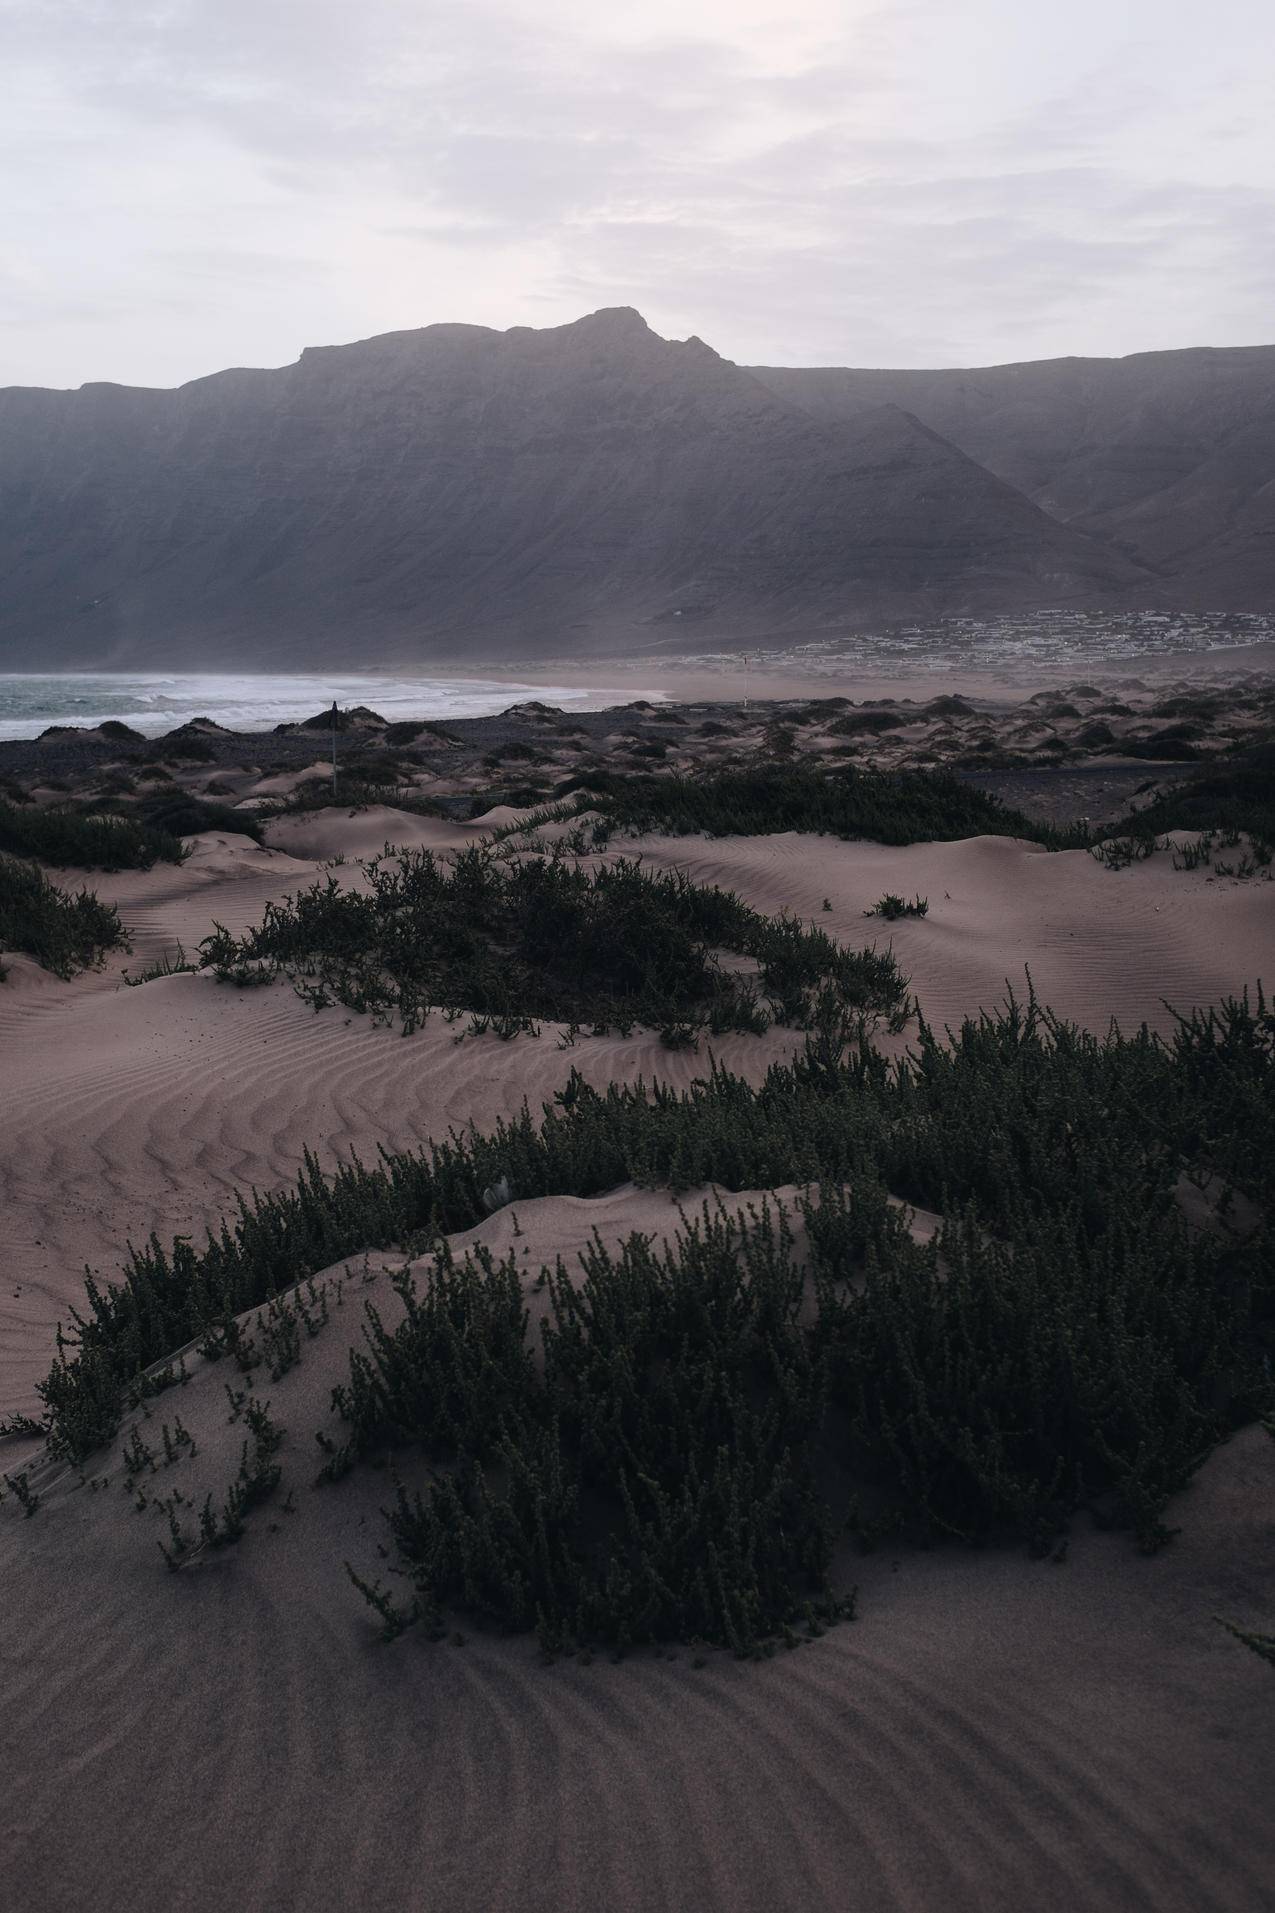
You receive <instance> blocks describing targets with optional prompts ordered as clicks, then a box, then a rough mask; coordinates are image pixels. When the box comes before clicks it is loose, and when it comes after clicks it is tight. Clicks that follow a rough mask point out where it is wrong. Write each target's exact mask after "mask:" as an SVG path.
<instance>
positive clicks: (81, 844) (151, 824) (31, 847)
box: [0, 801, 204, 870]
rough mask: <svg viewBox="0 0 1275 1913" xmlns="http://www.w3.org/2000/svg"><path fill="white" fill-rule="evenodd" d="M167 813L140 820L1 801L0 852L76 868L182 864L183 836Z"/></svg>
mask: <svg viewBox="0 0 1275 1913" xmlns="http://www.w3.org/2000/svg"><path fill="white" fill-rule="evenodd" d="M163 815H164V813H163V812H162V811H157V812H156V814H155V816H154V817H150V818H147V819H146V820H145V821H142V822H139V821H138V820H137V819H135V818H132V817H108V816H101V815H85V814H83V813H82V812H80V811H75V810H65V809H57V810H39V809H36V808H35V807H34V806H33V805H24V806H23V808H22V809H20V810H19V809H16V808H15V807H14V805H12V804H7V803H4V802H3V801H0V851H8V852H9V853H10V854H11V855H12V856H15V857H38V858H39V859H40V861H41V862H42V863H47V864H54V865H56V866H58V867H59V868H61V869H68V868H69V869H73V870H149V869H150V867H151V865H152V864H154V863H180V862H181V860H182V857H183V855H184V854H185V853H184V852H183V849H182V843H181V837H180V835H179V834H177V833H176V832H175V831H174V830H173V829H172V828H170V827H169V826H168V824H167V822H160V821H159V818H160V817H161V816H163ZM197 828H204V826H202V825H200V826H197Z"/></svg>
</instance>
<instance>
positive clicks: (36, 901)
mask: <svg viewBox="0 0 1275 1913" xmlns="http://www.w3.org/2000/svg"><path fill="white" fill-rule="evenodd" d="M125 947H127V940H126V938H125V935H124V929H123V926H122V924H121V923H120V918H119V911H118V910H117V909H116V908H115V906H114V904H107V903H101V902H99V900H98V899H97V898H96V897H95V896H94V895H93V894H92V892H91V891H88V890H81V891H79V892H77V894H76V895H74V896H71V895H70V894H69V893H68V892H67V891H65V890H59V889H58V888H57V887H56V886H55V885H54V884H51V883H50V882H49V880H48V878H47V877H46V876H45V875H44V873H43V871H41V870H37V869H36V867H35V865H34V864H30V863H26V862H24V861H23V860H22V859H20V858H17V857H5V856H0V950H21V951H22V952H23V953H24V954H25V955H26V956H31V957H34V958H35V960H36V962H37V963H39V964H42V965H43V967H44V968H45V969H46V970H52V972H53V974H54V975H55V976H61V977H69V976H74V975H75V973H76V971H77V970H85V969H93V968H95V967H96V966H97V965H98V964H99V963H100V962H101V961H102V958H103V957H104V956H105V954H106V952H107V951H108V950H114V949H120V948H125Z"/></svg>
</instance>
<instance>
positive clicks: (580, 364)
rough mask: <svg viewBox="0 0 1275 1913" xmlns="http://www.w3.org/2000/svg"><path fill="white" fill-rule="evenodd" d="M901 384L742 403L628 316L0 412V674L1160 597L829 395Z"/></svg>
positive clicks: (967, 466) (775, 630)
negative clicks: (55, 667) (16, 670)
mask: <svg viewBox="0 0 1275 1913" xmlns="http://www.w3.org/2000/svg"><path fill="white" fill-rule="evenodd" d="M1179 356H1185V355H1179ZM1221 356H1225V355H1221ZM889 376H897V377H917V376H920V377H924V376H928V375H877V374H871V375H860V374H844V375H843V374H819V373H811V374H799V375H785V374H773V373H769V372H768V373H765V374H762V375H760V376H754V375H753V374H752V373H750V372H748V371H746V370H744V369H741V368H740V367H738V366H735V365H732V364H730V363H728V362H727V361H725V360H723V359H721V358H719V357H718V356H717V354H716V353H714V352H713V351H712V350H711V349H710V348H709V347H708V346H706V345H704V344H703V343H702V342H701V341H699V340H697V339H691V340H688V341H686V342H685V343H672V342H669V341H667V340H664V339H661V338H659V337H657V336H656V334H655V333H653V332H652V331H651V330H650V329H649V328H648V327H647V325H646V324H645V322H644V321H643V320H642V318H641V317H640V316H639V314H638V313H636V312H634V311H631V310H629V309H627V308H620V309H615V310H608V311H603V312H598V313H595V314H593V315H592V316H591V317H589V318H586V319H581V320H579V321H578V322H576V323H575V324H573V325H568V326H561V327H557V328H555V329H552V330H547V331H533V330H530V329H528V328H526V327H516V328H514V329H513V330H511V331H509V332H503V333H502V332H493V331H488V330H485V329H483V328H481V327H476V326H459V325H438V326H430V327H427V328H425V329H423V330H421V331H415V332H399V333H391V334H388V335H386V336H384V337H382V338H376V339H370V340H366V341H363V342H362V343H360V344H355V345H346V346H333V347H325V348H322V349H318V350H313V349H312V350H309V351H306V352H304V353H303V354H302V356H301V358H300V360H299V361H298V362H297V363H296V364H295V365H290V366H285V367H283V368H281V369H279V370H277V371H229V372H222V373H218V374H216V375H215V376H213V377H211V378H207V379H200V380H197V381H195V382H194V383H192V384H190V385H186V386H183V387H181V388H179V389H178V390H176V391H150V390H133V389H129V388H126V387H121V386H112V385H90V386H85V387H82V388H81V389H80V390H79V391H76V392H54V391H42V390H29V389H23V388H11V389H9V390H7V391H0V667H3V668H8V669H14V668H35V667H39V666H43V667H45V668H47V667H48V666H49V665H50V664H53V665H79V666H88V665H104V666H113V665H129V666H136V665H141V664H155V665H162V666H165V667H177V666H182V665H185V666H187V667H191V666H200V667H204V668H208V667H210V666H213V665H216V664H227V665H240V666H242V665H251V664H254V663H269V664H271V665H280V664H283V665H287V664H294V665H300V664H303V663H304V664H308V665H316V664H318V665H325V666H332V665H336V664H347V665H353V664H356V663H357V664H367V663H385V664H403V663H407V662H412V661H418V660H419V661H427V660H429V659H440V660H441V659H450V660H457V659H462V658H466V657H475V658H477V657H482V658H487V659H497V658H508V659H517V658H519V657H526V656H530V655H532V654H535V653H540V654H544V653H552V654H556V655H564V654H568V653H575V654H579V655H587V654H590V653H596V652H604V651H615V650H618V649H621V648H624V649H638V648H643V647H653V646H657V645H662V644H665V643H668V642H670V641H673V640H676V639H679V638H681V637H682V634H683V633H684V634H685V640H684V641H685V642H687V643H690V642H693V643H695V644H697V645H699V644H706V643H713V644H730V643H744V642H747V641H748V640H749V639H750V638H751V637H754V636H756V635H759V634H762V633H766V634H775V635H780V634H794V635H797V634H813V633H814V632H816V631H818V630H820V629H824V628H828V627H829V626H832V627H835V628H840V629H845V628H846V627H847V626H853V625H854V624H855V623H858V622H860V621H862V620H864V619H866V618H869V617H870V618H874V619H877V618H887V617H905V616H913V615H918V614H932V613H938V612H968V611H974V612H978V611H988V612H992V611H998V610H1013V609H1019V608H1022V607H1025V606H1029V605H1037V604H1075V605H1093V606H1101V605H1107V604H1112V603H1117V602H1149V601H1151V600H1152V599H1153V597H1154V596H1155V593H1156V590H1157V589H1158V584H1157V575H1156V573H1157V568H1158V567H1160V566H1161V565H1162V564H1163V554H1162V553H1161V552H1160V551H1159V550H1158V549H1156V550H1154V551H1152V541H1150V540H1148V541H1146V542H1147V550H1148V552H1151V554H1152V555H1151V556H1150V557H1148V558H1146V559H1142V558H1133V557H1130V556H1129V555H1127V553H1126V552H1125V551H1122V550H1119V549H1117V548H1116V547H1115V546H1113V545H1112V544H1111V543H1110V542H1109V539H1108V538H1107V536H1106V529H1107V528H1106V527H1105V526H1099V527H1098V530H1099V531H1100V532H1101V533H1102V534H1103V535H1095V531H1094V529H1093V528H1091V527H1090V526H1089V525H1088V524H1087V523H1083V524H1082V523H1076V524H1063V523H1060V522H1059V520H1058V518H1057V517H1056V516H1052V515H1051V514H1050V512H1049V511H1046V510H1044V509H1042V506H1041V503H1040V502H1037V501H1036V500H1035V499H1034V498H1033V497H1029V496H1027V495H1025V492H1024V490H1023V489H1022V488H1021V479H1020V478H1014V479H1012V480H1011V482H1006V476H1004V475H999V476H998V475H997V473H996V472H994V471H992V470H988V469H986V468H985V466H984V464H983V463H980V462H978V455H977V454H975V455H974V456H971V455H970V452H969V447H968V445H966V446H965V447H964V448H963V449H958V446H957V445H956V444H954V443H952V442H950V440H951V435H950V434H948V433H947V432H946V431H945V430H944V428H943V427H942V426H941V425H938V424H936V422H935V420H934V419H933V418H929V417H926V418H924V419H922V420H919V419H918V417H915V416H912V412H913V410H923V409H924V405H925V404H926V403H928V401H926V399H925V393H924V391H923V390H922V389H921V388H920V387H918V403H917V406H916V407H914V406H913V405H912V404H911V402H910V401H908V402H906V403H904V402H901V401H900V400H899V398H898V397H897V396H896V395H895V394H894V393H893V392H892V391H890V390H889V389H887V387H886V386H884V385H883V386H882V389H881V390H880V392H879V394H876V395H868V396H865V397H863V398H862V400H861V399H860V397H859V396H858V395H857V394H856V396H855V397H854V398H853V400H852V401H845V400H843V398H842V396H841V395H840V388H839V387H837V386H836V381H837V380H839V379H854V378H864V377H867V378H888V377H889ZM939 376H940V377H946V376H948V375H939ZM951 376H953V377H964V376H966V375H951ZM980 376H981V375H980ZM794 378H795V379H797V380H800V379H801V378H806V379H809V380H812V381H822V382H823V383H822V384H821V385H820V386H819V389H818V391H815V389H814V388H813V387H809V388H808V387H804V386H801V385H799V384H798V385H794V386H792V389H789V385H790V383H791V380H792V379H794ZM825 386H826V387H827V392H828V395H829V396H828V402H827V403H825V396H824V390H825ZM958 409H959V408H958ZM962 429H964V428H963V427H962ZM966 436H967V437H968V436H969V434H968V433H967V434H966ZM1177 476H1178V477H1179V478H1180V477H1181V476H1182V474H1180V473H1179V474H1177ZM1036 489H1037V490H1041V489H1042V487H1041V486H1039V485H1038V486H1037V487H1036ZM1044 489H1047V487H1045V488H1044ZM1139 497H1140V494H1139ZM1124 502H1125V503H1126V504H1128V503H1129V502H1130V501H1129V500H1126V501H1124ZM1133 502H1134V503H1136V502H1138V501H1137V499H1134V500H1133ZM1184 508H1185V507H1184ZM1234 522H1235V518H1234V514H1232V515H1230V516H1228V520H1227V523H1228V525H1232V524H1233V523H1234ZM1120 535H1121V536H1122V537H1125V536H1126V534H1125V533H1124V532H1123V531H1121V533H1120ZM1128 543H1129V544H1136V543H1137V540H1136V539H1135V538H1129V539H1128Z"/></svg>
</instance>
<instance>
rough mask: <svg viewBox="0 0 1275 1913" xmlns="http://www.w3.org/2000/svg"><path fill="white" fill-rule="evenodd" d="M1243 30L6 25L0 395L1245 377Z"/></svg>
mask: <svg viewBox="0 0 1275 1913" xmlns="http://www.w3.org/2000/svg"><path fill="white" fill-rule="evenodd" d="M1272 125H1275V6H1272V5H1271V4H1270V0H1212V4H1211V5H1209V6H1207V7H1200V6H1199V5H1198V4H1195V3H1194V0H1193V3H1192V4H1190V5H1188V4H1186V0H1067V4H1066V5H1065V6H1064V5H1061V4H1059V5H1054V6H1051V7H1049V8H1045V7H1043V6H1042V5H1040V4H1034V3H1033V0H917V4H910V3H908V0H902V3H898V4H896V3H895V0H886V3H885V4H879V3H878V4H873V3H872V0H863V3H862V4H861V3H860V0H790V3H789V4H786V5H784V4H774V3H772V0H642V4H640V5H638V6H635V7H616V6H607V5H605V4H603V3H602V0H464V3H463V4H450V3H446V0H445V3H443V4H437V5H435V4H431V3H430V0H0V160H2V162H3V176H4V180H5V190H4V193H3V196H2V198H0V385H6V384H28V385H56V386H75V385H79V384H81V383H84V382H86V381H89V380H98V379H110V380H117V381H121V382H123V383H127V384H137V385H175V384H179V383H181V382H183V381H184V380H187V379H191V378H196V377H199V376H201V375H203V374H205V373H208V372H212V371H215V370H217V369H219V368H221V367H224V366H228V365H279V364H284V363H286V362H288V361H290V360H292V359H295V358H296V357H297V355H298V353H299V352H300V350H301V349H302V347H303V346H306V345H325V344H333V343H337V342H340V341H344V340H348V339H355V338H366V337H368V336H370V335H372V334H374V333H377V332H387V331H395V330H398V329H400V328H404V327H411V326H420V325H429V324H432V323H434V322H436V321H440V320H447V321H454V320H463V321H467V322H469V323H473V324H479V325H490V326H496V327H501V328H503V327H506V326H510V325H534V326H552V325H560V324H564V323H566V322H568V321H569V320H571V319H574V318H577V317H579V316H580V315H581V314H582V313H585V312H589V311H593V310H595V309H596V308H597V307H599V306H610V305H633V306H637V307H638V308H639V310H640V311H641V312H642V313H643V314H644V315H645V316H646V318H647V319H648V321H649V322H650V324H651V325H652V326H654V328H655V329H656V331H658V332H661V333H663V334H664V335H665V336H667V337H672V338H684V337H686V336H687V335H688V334H690V333H697V334H698V335H699V336H700V337H702V338H705V339H707V340H708V342H709V343H710V344H711V345H713V346H714V347H715V348H716V349H717V350H718V351H719V352H721V353H722V354H723V355H724V356H725V357H727V358H731V359H735V360H737V361H739V362H741V363H744V364H756V363H768V364H785V365H818V364H823V365H888V366H928V365H935V366H939V365H980V364H993V363H1002V362H1004V361H1007V360H1020V359H1034V358H1052V357H1057V356H1060V355H1063V354H1068V353H1078V354H1098V355H1108V354H1123V353H1127V352H1136V351H1147V350H1160V349H1165V348H1170V347H1176V346H1188V345H1251V344H1258V343H1264V342H1268V341H1270V340H1272V339H1273V338H1275V134H1272V131H1271V128H1272Z"/></svg>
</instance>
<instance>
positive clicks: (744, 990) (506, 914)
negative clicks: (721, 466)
mask: <svg viewBox="0 0 1275 1913" xmlns="http://www.w3.org/2000/svg"><path fill="white" fill-rule="evenodd" d="M362 868H363V870H364V873H365V875H366V877H367V879H368V888H367V890H366V891H364V892H356V891H352V890H350V889H347V888H343V887H342V886H341V885H340V884H339V882H338V880H337V879H336V878H335V877H332V876H329V877H328V878H326V879H324V880H320V881H319V882H316V883H315V884H313V885H312V886H311V887H310V888H309V889H308V890H304V891H302V892H300V893H299V894H298V895H297V896H295V897H292V898H290V899H288V900H287V901H286V902H284V903H281V904H269V905H267V908H266V914H265V917H264V919H263V921H262V923H261V925H260V926H259V927H258V928H256V929H255V930H252V931H249V932H248V933H247V935H245V936H244V937H241V938H238V939H235V938H232V937H229V936H228V935H227V934H226V933H225V932H224V931H219V932H218V933H217V934H216V935H215V936H214V937H212V938H210V939H209V940H208V941H207V942H206V943H205V944H204V946H203V952H204V956H205V959H206V961H208V962H209V963H211V964H212V965H213V967H214V970H215V972H216V973H217V974H218V975H219V976H221V977H223V978H226V979H229V980H233V979H235V978H237V977H239V976H241V975H242V973H243V972H244V971H245V970H247V969H250V968H252V967H254V966H257V965H260V964H265V965H269V966H272V967H274V968H277V969H280V970H282V971H283V972H285V973H286V974H288V975H289V976H291V977H293V978H294V980H296V981H297V983H298V986H299V987H301V988H302V990H303V993H305V994H306V995H308V996H309V997H311V999H312V1000H314V1001H315V1002H316V1006H319V1005H320V1003H321V1000H329V1001H330V1000H337V1001H340V1002H342V1003H345V1004H347V1005H349V1006H351V1007H352V1008H356V1009H361V1010H371V1011H373V1012H374V1013H377V1014H381V1015H383V1016H385V1017H386V1018H388V1017H389V1016H390V1015H392V1014H394V1013H395V1012H397V1013H398V1014H399V1015H401V1017H402V1018H403V1021H404V1025H405V1027H414V1026H415V1025H416V1024H417V1023H418V1022H419V1020H420V1018H421V1016H422V1015H424V1014H427V1013H428V1011H429V1009H430V1008H431V1007H433V1006H438V1007H441V1008H448V1009H450V1008H456V1009H466V1010H470V1011H473V1012H475V1013H476V1014H477V1015H479V1016H480V1017H502V1018H508V1017H510V1016H511V1015H512V1016H515V1017H517V1018H518V1019H522V1020H525V1019H527V1018H534V1017H551V1018H554V1019H557V1020H560V1021H562V1022H567V1023H573V1024H579V1023H589V1024H592V1025H594V1026H596V1027H598V1028H602V1027H620V1028H627V1027H630V1026H631V1025H633V1024H634V1023H642V1024H645V1025H647V1026H648V1027H651V1028H654V1029H660V1028H664V1027H666V1026H673V1025H677V1026H687V1025H689V1026H690V1027H692V1028H697V1029H703V1028H707V1029H711V1030H714V1031H721V1030H726V1029H761V1028H764V1027H765V1025H766V1023H767V1022H769V1021H771V1020H773V1019H778V1020H780V1021H783V1022H790V1023H797V1024H802V1025H808V1024H809V1023H810V1022H811V1020H812V1019H813V1017H814V1015H815V1013H816V1005H817V1003H818V1001H819V999H820V998H821V995H822V993H824V992H826V991H831V992H832V993H833V995H834V997H835V999H836V1002H837V1003H838V1004H839V1005H840V1006H841V1007H842V1009H843V1010H844V1011H845V1012H846V1013H850V1012H851V1011H859V1012H862V1013H863V1014H864V1015H867V1016H898V1015H900V1014H903V1013H905V1011H906V1002H907V992H906V983H905V980H904V979H903V977H902V976H900V974H899V971H898V969H897V967H896V966H895V964H894V960H893V958H891V957H889V956H877V955H875V954H874V953H873V952H871V951H866V950H865V951H862V952H859V953H854V952H850V951H846V950H843V949H842V948H841V947H840V946H839V945H838V944H836V943H835V942H833V940H832V939H831V938H830V937H827V936H825V935H824V934H823V932H822V931H814V930H803V929H802V928H801V926H800V925H799V924H798V923H796V922H795V921H794V920H792V919H789V918H780V919H771V918H767V917H763V916H760V915H759V914H758V913H757V912H756V911H753V910H749V909H748V908H747V907H746V906H745V905H743V904H742V903H740V902H739V900H738V899H737V898H736V897H734V896H731V895H730V894H729V893H727V892H725V891H722V890H717V889H708V888H703V887H701V886H699V885H696V884H693V883H691V882H690V881H689V880H688V879H687V878H685V877H684V876H682V875H680V874H672V875H660V876H648V875H647V874H646V872H645V871H643V870H642V869H641V868H640V867H639V866H638V865H637V864H636V863H633V862H628V861H625V860H623V859H621V860H620V861H618V862H617V863H614V864H609V865H604V866H603V867H601V868H599V869H596V870H593V871H586V870H585V869H583V868H581V867H580V866H579V865H578V864H575V863H572V862H568V861H566V860H563V859H559V858H543V857H537V858H524V859H519V860H517V861H509V860H508V859H505V858H502V857H501V856H500V855H499V854H497V853H496V852H495V851H493V849H491V848H490V847H487V846H478V845H476V846H473V847H472V848H470V849H468V850H465V851H461V852H459V853H457V854H456V855H455V856H454V857H453V858H452V859H451V861H450V862H447V863H444V862H440V861H439V860H438V859H437V858H435V857H433V856H432V855H431V854H430V853H429V852H428V851H423V850H399V851H392V850H391V849H390V848H389V847H388V846H387V848H386V851H385V852H384V853H383V854H382V855H381V856H380V857H377V858H373V859H370V860H369V861H368V862H367V863H365V864H364V865H363V866H362ZM719 948H720V949H727V950H730V951H732V952H734V953H736V954H738V955H742V956H747V957H752V958H753V959H755V961H756V963H757V966H758V975H757V980H756V983H754V982H753V981H752V980H751V979H750V978H747V977H743V976H740V975H737V974H734V973H732V972H730V971H724V970H723V969H722V968H721V967H720V966H719V964H718V963H717V961H716V959H715V957H714V955H713V952H714V951H715V950H716V949H719ZM820 1013H821V1014H823V1013H824V1012H823V1011H820Z"/></svg>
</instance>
